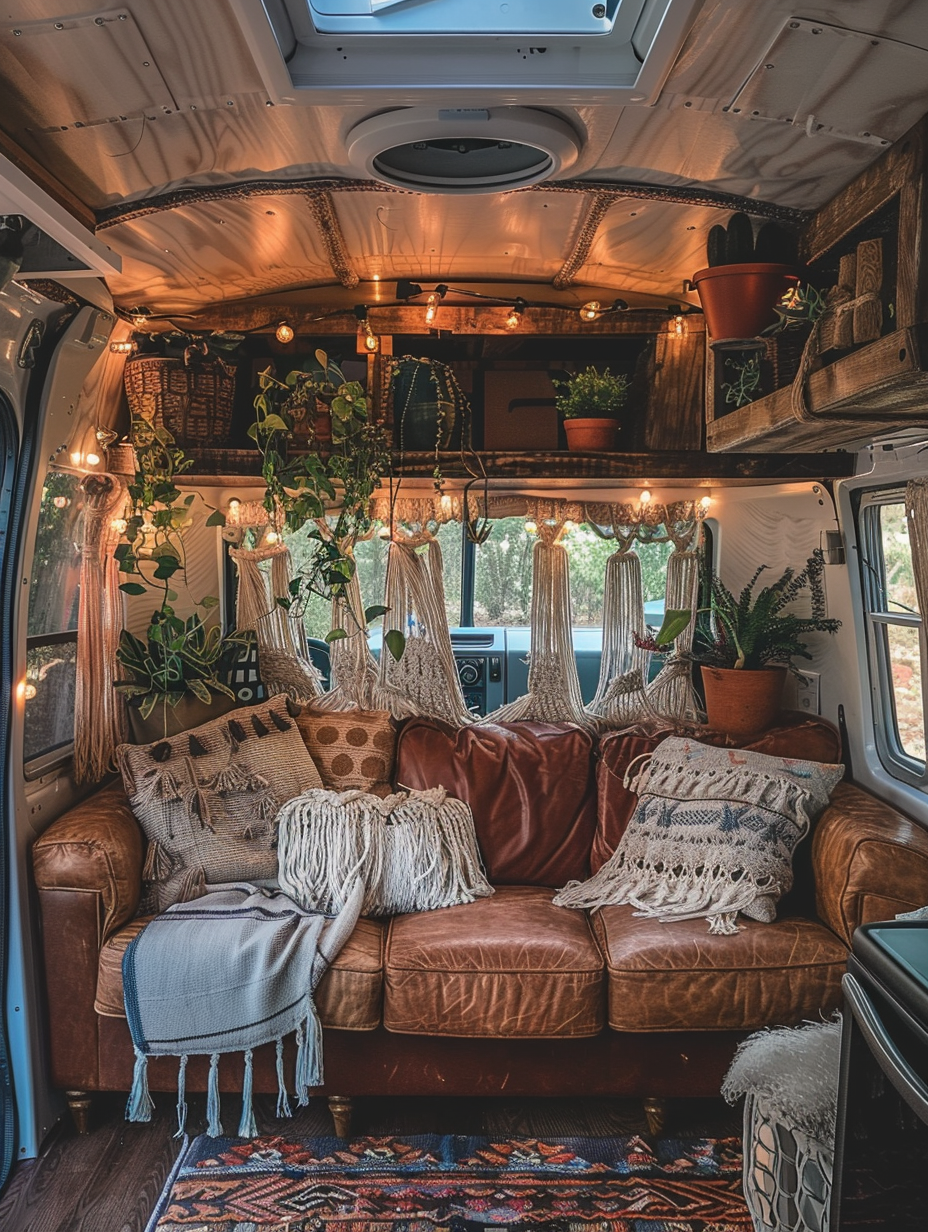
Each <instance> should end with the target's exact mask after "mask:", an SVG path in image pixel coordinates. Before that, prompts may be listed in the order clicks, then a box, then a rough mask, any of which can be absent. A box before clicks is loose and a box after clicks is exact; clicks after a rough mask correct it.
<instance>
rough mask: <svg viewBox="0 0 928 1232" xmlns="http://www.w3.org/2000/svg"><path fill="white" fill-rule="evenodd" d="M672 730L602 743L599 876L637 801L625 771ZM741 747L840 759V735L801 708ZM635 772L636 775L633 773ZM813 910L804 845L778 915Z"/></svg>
mask: <svg viewBox="0 0 928 1232" xmlns="http://www.w3.org/2000/svg"><path fill="white" fill-rule="evenodd" d="M673 734H674V733H673V732H672V731H666V732H660V733H658V734H657V735H655V736H645V735H627V734H625V733H623V732H613V733H610V734H609V735H607V736H604V737H603V738H602V740H601V742H600V761H599V765H598V766H597V768H596V783H597V818H596V833H595V835H594V836H593V843H592V850H591V852H590V869H591V871H592V872H594V873H595V872H597V871H598V870H599V869H600V868H602V866H603V865H604V864H605V863H606V861H607V860H608V859H609V857H610V856H611V855H612V853H613V852H614V851H615V849H616V847H618V845H619V840H620V839H621V838H622V835H623V834H624V833H625V828H626V826H627V825H628V823H629V821H630V820H631V817H632V814H633V813H634V811H635V807H636V805H637V803H638V797H637V796H636V795H635V793H634V792H632V791H629V790H628V789H627V788H626V787H624V786H623V782H622V781H623V779H624V778H625V774H626V771H627V770H628V768H629V766H630V765H631V763H632V762H633V761H634V759H635V758H636V757H640V756H642V755H643V754H646V753H653V752H654V750H655V749H656V748H657V746H658V745H659V744H660V743H661V741H662V740H666V739H667V737H668V736H671V735H673ZM694 734H695V736H696V738H697V739H698V740H699V741H701V742H702V743H703V744H712V745H716V746H719V747H722V748H725V747H729V748H732V747H734V746H735V741H734V740H733V739H732V738H731V737H730V736H725V735H724V734H723V733H722V732H714V731H710V730H709V728H703V729H700V730H697V731H696V732H695V733H694ZM742 747H743V748H746V749H753V750H754V752H756V753H767V754H768V755H769V756H771V757H796V758H803V759H805V760H806V761H821V762H828V763H834V762H839V761H840V760H841V736H840V733H839V732H838V729H837V728H836V727H834V726H833V725H832V724H831V723H829V722H828V721H827V720H826V719H821V718H819V717H818V716H809V715H806V714H803V713H802V712H801V711H798V710H792V711H790V710H787V711H784V712H783V713H782V714H781V716H780V721H779V723H778V724H777V725H776V727H771V728H770V729H769V731H766V732H764V733H763V735H761V736H758V737H757V738H756V739H755V740H752V741H750V742H744V743H743V745H742ZM634 772H635V771H634V768H633V769H632V774H633V775H634ZM814 910H815V888H814V883H813V877H812V859H811V847H810V844H809V843H808V842H804V843H801V844H800V845H799V847H798V848H797V849H796V852H795V853H794V855H793V888H792V890H791V891H790V892H789V894H787V895H786V896H785V897H784V898H783V900H782V902H781V903H780V906H779V911H780V914H789V913H790V912H793V911H796V912H800V913H803V914H809V915H811V914H812V913H813V912H814Z"/></svg>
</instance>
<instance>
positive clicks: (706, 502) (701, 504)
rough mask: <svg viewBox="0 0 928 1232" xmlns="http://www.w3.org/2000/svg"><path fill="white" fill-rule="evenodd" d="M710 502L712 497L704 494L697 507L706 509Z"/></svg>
mask: <svg viewBox="0 0 928 1232" xmlns="http://www.w3.org/2000/svg"><path fill="white" fill-rule="evenodd" d="M711 504H712V497H711V496H704V497H703V498H702V500H701V501H700V502H699V507H700V509H708V508H709V506H710V505H711Z"/></svg>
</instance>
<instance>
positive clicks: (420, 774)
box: [396, 719, 596, 886]
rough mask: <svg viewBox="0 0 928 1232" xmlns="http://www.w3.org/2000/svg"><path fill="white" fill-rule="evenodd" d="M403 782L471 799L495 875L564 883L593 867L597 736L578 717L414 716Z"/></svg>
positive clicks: (402, 760) (402, 746)
mask: <svg viewBox="0 0 928 1232" xmlns="http://www.w3.org/2000/svg"><path fill="white" fill-rule="evenodd" d="M396 782H397V785H398V786H399V787H417V788H422V789H425V788H428V787H445V788H447V790H448V793H449V795H452V796H457V798H458V799H459V800H464V801H465V802H466V803H467V804H469V805H470V807H471V811H472V812H473V814H474V825H475V827H476V829H477V842H478V844H479V846H480V852H481V855H482V856H483V862H484V865H485V866H486V871H487V877H488V878H489V879H490V881H491V882H492V883H493V885H523V886H524V885H534V886H560V885H563V884H564V882H565V881H570V880H573V879H576V880H578V881H585V880H586V878H587V877H589V875H590V845H591V843H592V841H593V834H594V831H595V829H596V782H595V778H594V774H593V740H592V737H591V736H590V735H589V733H588V732H585V731H583V730H582V729H581V728H579V727H574V726H572V725H570V724H568V723H529V722H524V723H493V724H491V723H481V724H477V725H474V726H472V727H460V728H454V727H449V726H448V725H447V724H445V723H441V722H439V721H438V720H436V719H411V720H410V721H409V722H408V723H407V724H406V725H405V727H404V728H403V730H402V732H401V733H400V738H399V743H398V746H397V754H396Z"/></svg>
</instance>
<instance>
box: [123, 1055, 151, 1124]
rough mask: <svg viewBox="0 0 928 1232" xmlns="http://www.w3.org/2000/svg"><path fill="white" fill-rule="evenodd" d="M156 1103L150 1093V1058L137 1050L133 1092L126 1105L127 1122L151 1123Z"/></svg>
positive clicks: (133, 1073)
mask: <svg viewBox="0 0 928 1232" xmlns="http://www.w3.org/2000/svg"><path fill="white" fill-rule="evenodd" d="M154 1106H155V1103H154V1100H153V1099H152V1097H151V1095H150V1094H149V1092H148V1057H147V1056H146V1055H145V1053H144V1052H142V1051H141V1050H140V1049H138V1048H136V1049H135V1068H134V1070H133V1072H132V1090H131V1091H130V1093H129V1102H128V1104H127V1105H126V1120H127V1121H150V1120H151V1113H152V1109H153V1108H154Z"/></svg>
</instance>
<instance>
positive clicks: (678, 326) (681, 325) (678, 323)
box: [673, 316, 686, 338]
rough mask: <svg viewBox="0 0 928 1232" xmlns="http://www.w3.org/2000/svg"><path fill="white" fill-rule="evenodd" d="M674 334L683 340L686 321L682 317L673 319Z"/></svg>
mask: <svg viewBox="0 0 928 1232" xmlns="http://www.w3.org/2000/svg"><path fill="white" fill-rule="evenodd" d="M673 332H674V333H675V334H676V335H677V337H678V338H682V337H683V335H684V334H685V333H686V321H685V319H684V318H683V317H681V316H675V317H674V319H673Z"/></svg>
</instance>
